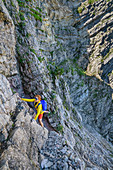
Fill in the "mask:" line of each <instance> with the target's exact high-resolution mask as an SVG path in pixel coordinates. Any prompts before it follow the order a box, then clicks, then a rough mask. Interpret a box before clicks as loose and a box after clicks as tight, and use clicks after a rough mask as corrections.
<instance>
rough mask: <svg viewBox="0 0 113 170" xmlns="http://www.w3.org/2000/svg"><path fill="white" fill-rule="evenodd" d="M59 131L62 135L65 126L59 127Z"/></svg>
mask: <svg viewBox="0 0 113 170" xmlns="http://www.w3.org/2000/svg"><path fill="white" fill-rule="evenodd" d="M57 130H58V131H59V132H61V134H63V126H62V125H59V126H58V127H57Z"/></svg>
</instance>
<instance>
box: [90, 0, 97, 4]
mask: <svg viewBox="0 0 113 170" xmlns="http://www.w3.org/2000/svg"><path fill="white" fill-rule="evenodd" d="M96 1H98V0H88V4H93V3H94V2H96Z"/></svg>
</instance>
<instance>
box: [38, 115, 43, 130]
mask: <svg viewBox="0 0 113 170" xmlns="http://www.w3.org/2000/svg"><path fill="white" fill-rule="evenodd" d="M42 117H43V114H39V116H38V121H39V123H40V125H41V126H42V127H43V126H44V125H43V123H42Z"/></svg>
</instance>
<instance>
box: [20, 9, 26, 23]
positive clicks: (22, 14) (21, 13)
mask: <svg viewBox="0 0 113 170" xmlns="http://www.w3.org/2000/svg"><path fill="white" fill-rule="evenodd" d="M19 16H20V19H21V20H22V21H24V20H25V18H24V13H23V12H21V11H19Z"/></svg>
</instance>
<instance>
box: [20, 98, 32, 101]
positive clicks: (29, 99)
mask: <svg viewBox="0 0 113 170" xmlns="http://www.w3.org/2000/svg"><path fill="white" fill-rule="evenodd" d="M20 99H21V100H23V101H26V102H34V101H35V99H25V98H20Z"/></svg>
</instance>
